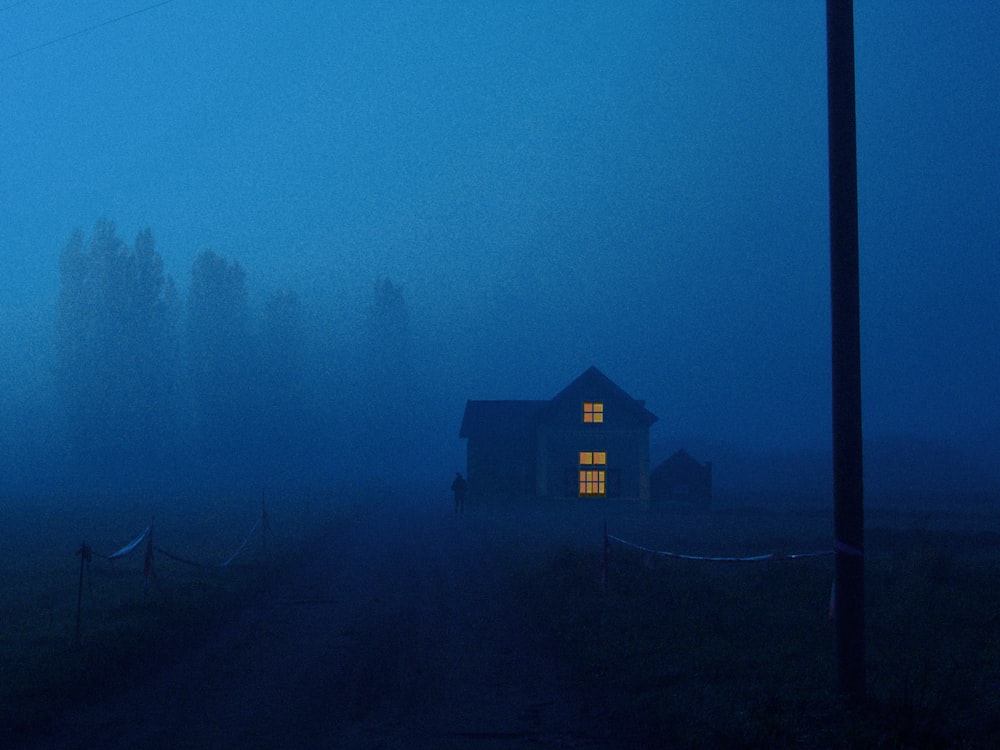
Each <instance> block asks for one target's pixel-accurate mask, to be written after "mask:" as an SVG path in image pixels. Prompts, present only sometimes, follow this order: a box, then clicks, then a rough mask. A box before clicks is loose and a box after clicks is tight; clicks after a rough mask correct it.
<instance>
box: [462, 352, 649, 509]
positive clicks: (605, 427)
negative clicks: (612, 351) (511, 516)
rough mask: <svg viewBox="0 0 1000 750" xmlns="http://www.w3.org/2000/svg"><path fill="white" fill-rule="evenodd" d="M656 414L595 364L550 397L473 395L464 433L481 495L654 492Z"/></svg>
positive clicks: (469, 470) (474, 489)
mask: <svg viewBox="0 0 1000 750" xmlns="http://www.w3.org/2000/svg"><path fill="white" fill-rule="evenodd" d="M656 421H657V417H656V415H654V414H652V413H651V412H650V411H649V410H647V409H646V407H645V403H644V402H643V401H640V400H637V399H634V398H632V397H631V396H629V395H628V394H627V393H625V391H623V390H622V389H621V388H620V387H618V386H617V385H616V384H615V383H614V382H612V381H611V380H610V379H609V378H608V377H607V376H606V375H604V374H603V373H602V372H601V371H600V370H598V369H597V368H596V367H591V368H589V369H588V370H587V371H586V372H584V373H583V374H582V375H580V376H579V377H578V378H577V379H576V380H574V381H573V382H572V383H570V384H569V385H568V386H566V388H564V389H563V390H562V391H560V392H559V393H557V394H556V395H555V396H554V397H553V398H551V399H550V400H547V401H544V400H542V401H538V400H534V401H468V402H467V403H466V406H465V414H464V415H463V417H462V426H461V429H460V430H459V437H461V438H464V439H466V440H467V441H468V443H467V452H466V475H467V478H468V482H469V492H470V494H471V495H473V496H477V497H489V496H498V497H499V496H508V497H509V496H513V497H552V498H557V497H558V498H567V497H572V498H604V497H610V498H626V499H628V498H631V499H637V500H642V501H647V500H649V497H650V468H649V428H650V426H651V425H652V424H653V423H654V422H656Z"/></svg>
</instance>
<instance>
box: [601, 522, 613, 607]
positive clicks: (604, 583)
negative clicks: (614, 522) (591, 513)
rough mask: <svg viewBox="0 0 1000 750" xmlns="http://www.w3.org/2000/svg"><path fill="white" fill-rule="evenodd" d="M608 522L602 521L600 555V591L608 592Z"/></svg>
mask: <svg viewBox="0 0 1000 750" xmlns="http://www.w3.org/2000/svg"><path fill="white" fill-rule="evenodd" d="M610 546H611V545H610V543H609V542H608V522H607V520H605V521H604V547H603V550H602V555H601V591H603V592H604V593H605V594H606V593H608V547H610Z"/></svg>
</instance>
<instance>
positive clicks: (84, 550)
mask: <svg viewBox="0 0 1000 750" xmlns="http://www.w3.org/2000/svg"><path fill="white" fill-rule="evenodd" d="M76 554H77V555H79V556H80V585H79V586H78V588H77V591H76V638H75V641H76V645H77V646H80V645H82V644H83V635H82V631H81V629H80V619H81V613H82V611H83V569H84V567H86V565H87V563H89V562H90V559H91V557H92V555H93V552H92V551H91V549H90V547H88V546H87V540H86V539H84V540H83V541H81V542H80V549H78V550H77V551H76Z"/></svg>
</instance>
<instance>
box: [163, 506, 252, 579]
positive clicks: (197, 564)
mask: <svg viewBox="0 0 1000 750" xmlns="http://www.w3.org/2000/svg"><path fill="white" fill-rule="evenodd" d="M260 524H261V519H260V518H258V519H257V521H256V522H255V523H254V525H253V527H252V528H251V529H250V531H248V532H247V535H246V537H245V538H244V539H243V541H242V542H240V546H239V547H237V548H236V551H235V552H234V553H233V554H231V555H230V556H229V557H227V558H226V559H225V560H223V561H222V562H221V563H217V564H215V565H208V564H206V563H200V562H196V561H195V560H188V559H187V558H186V557H181V556H180V555H175V554H174V553H173V552H168V551H167V550H165V549H163V548H162V547H157V548H156V551H157V552H159V553H160V554H163V555H166V556H167V557H169V558H170V559H171V560H176V561H177V562H179V563H184V564H185V565H194V566H195V567H198V568H225V567H228V566H229V564H230V563H231V562H232V561H233V560H235V559H236V557H237V555H239V554H240V552H242V551H243V550H244V549H245V548H246V546H247V544H249V543H250V540H251V539H253V536H254V534H256V533H257V528H258V527H259V526H260Z"/></svg>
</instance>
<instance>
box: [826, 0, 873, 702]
mask: <svg viewBox="0 0 1000 750" xmlns="http://www.w3.org/2000/svg"><path fill="white" fill-rule="evenodd" d="M826 45H827V51H826V54H827V105H828V113H827V116H828V118H829V119H828V122H829V147H830V296H831V318H832V337H831V338H832V354H833V502H834V512H833V517H834V535H835V539H834V550H835V552H836V579H835V591H836V604H835V610H834V613H835V614H834V617H835V630H836V659H837V681H838V685H839V687H840V690H841V692H842V693H844V694H846V695H847V696H849V697H850V698H852V699H857V700H860V699H861V698H863V697H864V693H865V567H864V565H865V560H864V528H865V520H864V485H863V481H862V478H863V471H862V443H861V434H862V433H861V344H860V338H861V336H860V330H861V325H860V297H859V292H858V286H859V285H858V167H857V124H856V120H855V92H854V7H853V0H827V3H826Z"/></svg>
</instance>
